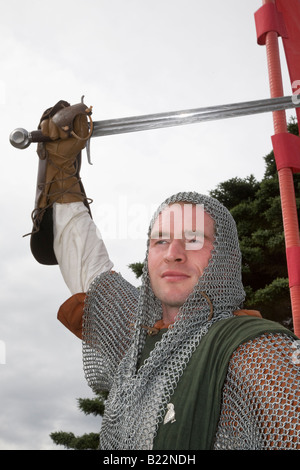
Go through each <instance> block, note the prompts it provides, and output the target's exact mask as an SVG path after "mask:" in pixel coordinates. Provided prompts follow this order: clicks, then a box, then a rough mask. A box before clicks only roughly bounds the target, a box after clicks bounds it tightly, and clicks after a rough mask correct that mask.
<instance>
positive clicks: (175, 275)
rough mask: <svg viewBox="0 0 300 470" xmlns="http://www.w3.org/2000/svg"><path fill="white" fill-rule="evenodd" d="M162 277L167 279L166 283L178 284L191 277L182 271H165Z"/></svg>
mask: <svg viewBox="0 0 300 470" xmlns="http://www.w3.org/2000/svg"><path fill="white" fill-rule="evenodd" d="M161 277H162V278H163V279H165V280H166V281H171V282H172V281H173V282H176V281H184V280H185V279H188V278H189V277H190V276H189V275H188V274H185V273H183V272H181V271H165V272H163V273H162V276H161Z"/></svg>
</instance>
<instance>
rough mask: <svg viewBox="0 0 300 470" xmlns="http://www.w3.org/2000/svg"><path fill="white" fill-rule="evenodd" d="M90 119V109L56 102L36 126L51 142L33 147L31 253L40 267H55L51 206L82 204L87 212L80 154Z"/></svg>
mask: <svg viewBox="0 0 300 470" xmlns="http://www.w3.org/2000/svg"><path fill="white" fill-rule="evenodd" d="M90 115H91V108H87V106H86V105H85V104H84V103H79V104H76V105H73V106H70V104H69V103H67V102H66V101H59V102H58V103H57V104H56V105H55V106H53V107H52V108H49V109H47V110H46V111H45V112H44V113H43V115H42V117H41V120H40V123H39V126H38V128H39V129H40V130H41V131H42V133H43V134H44V135H45V136H46V137H50V139H51V141H50V142H42V143H39V144H38V147H37V153H38V156H39V168H38V177H37V188H36V198H35V208H34V210H33V212H32V220H33V229H32V233H31V251H32V253H33V255H34V257H35V258H36V260H37V261H38V262H39V263H41V264H57V261H56V258H55V255H54V252H53V220H52V206H53V204H54V203H55V202H58V203H61V204H62V203H69V202H77V201H83V202H84V204H85V205H86V207H87V208H88V210H89V212H90V208H89V203H90V201H89V200H88V199H87V197H86V194H85V190H84V187H83V185H82V182H81V179H80V167H81V150H82V149H83V148H84V147H85V145H86V141H87V139H88V138H89V137H90V134H91V131H92V121H91V118H90ZM88 120H90V123H91V125H90V128H89V125H88ZM90 215H91V212H90Z"/></svg>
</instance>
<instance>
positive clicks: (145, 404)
mask: <svg viewBox="0 0 300 470" xmlns="http://www.w3.org/2000/svg"><path fill="white" fill-rule="evenodd" d="M176 202H186V203H193V204H203V206H204V210H205V211H206V212H207V213H208V214H209V215H210V216H211V217H212V218H213V219H214V222H215V241H214V248H213V251H212V256H211V259H210V261H209V264H208V266H207V267H206V269H205V270H204V273H203V275H202V276H201V278H200V279H199V282H198V284H197V285H196V286H195V288H194V290H193V292H192V293H191V294H190V295H189V297H188V298H187V300H186V301H185V303H184V305H183V306H182V307H181V308H180V310H179V313H178V315H177V318H176V321H175V323H174V324H173V326H172V327H171V328H168V330H167V331H166V333H165V334H164V335H163V337H162V339H161V340H160V341H158V342H157V343H156V344H155V347H154V349H153V350H152V352H151V354H150V356H149V358H148V359H146V361H145V362H144V364H143V365H141V366H140V367H137V364H138V361H139V358H140V355H141V351H142V350H143V347H144V344H145V340H146V335H147V332H146V330H145V328H143V325H147V326H153V325H154V324H155V322H156V321H158V320H159V319H161V318H162V308H161V304H160V302H159V301H158V300H157V299H156V298H155V296H154V294H153V291H152V289H151V286H150V279H149V272H148V263H147V259H148V250H149V239H150V233H151V229H152V227H153V224H154V221H155V220H156V218H157V216H158V214H159V213H160V211H161V210H162V209H163V208H164V207H166V205H169V204H172V203H176ZM203 293H205V295H203ZM207 296H208V298H209V299H210V301H211V303H212V305H213V317H212V318H211V319H209V316H210V305H209V302H208V300H207ZM244 297H245V294H244V289H243V285H242V280H241V253H240V248H239V242H238V236H237V230H236V225H235V222H234V220H233V218H232V216H231V214H230V213H229V211H228V210H227V209H225V208H224V206H222V205H221V204H220V203H219V202H218V201H216V200H215V199H213V198H210V197H208V196H203V195H199V194H198V193H179V194H177V195H174V196H172V197H170V198H169V199H167V200H166V201H165V202H164V203H163V204H162V205H161V206H160V208H159V209H158V210H157V212H156V213H155V214H154V217H153V219H152V221H151V224H150V228H149V233H148V244H147V250H146V257H145V262H144V270H143V277H142V285H141V287H140V288H139V289H137V288H135V287H133V286H132V285H131V284H129V283H128V282H127V281H126V280H124V279H123V278H122V276H121V275H119V274H118V273H112V272H107V273H104V274H101V275H100V276H98V277H97V278H96V279H95V280H94V282H93V283H92V285H91V287H90V290H89V292H88V295H87V300H86V305H85V315H84V323H83V335H84V336H83V339H84V341H83V364H84V370H85V375H86V378H87V381H88V383H89V385H90V386H91V387H92V389H93V390H94V391H95V392H97V391H99V390H109V397H108V400H107V402H106V405H105V414H104V417H103V421H102V426H101V431H100V448H101V449H103V450H104V449H107V450H117V449H121V450H125V449H135V450H137V449H145V450H150V449H151V448H152V446H153V440H154V437H155V435H156V432H157V429H158V426H159V425H160V424H161V423H162V421H163V419H164V416H165V414H166V410H167V404H168V403H169V401H170V397H171V396H172V394H173V392H174V390H175V389H176V386H177V383H178V381H179V379H180V377H181V376H182V374H183V371H184V370H185V368H186V366H187V364H188V362H189V360H190V358H191V356H192V354H193V352H194V351H195V349H196V348H197V346H198V345H199V344H200V342H201V339H202V338H203V336H204V335H206V333H207V332H208V330H209V328H210V327H211V325H212V324H214V323H215V322H218V321H220V320H223V319H226V318H230V317H232V316H233V312H234V311H235V310H237V309H239V308H241V307H242V304H243V301H244ZM208 319H209V320H208ZM293 341H294V340H293V339H292V338H289V336H287V335H281V334H271V335H268V336H266V335H264V336H260V337H259V338H257V339H256V340H253V341H249V342H247V343H245V344H243V345H242V346H240V347H239V348H238V349H237V350H236V351H235V353H234V355H233V358H232V360H231V361H230V364H229V369H228V373H227V377H226V381H225V384H224V388H223V399H222V407H221V415H220V421H219V425H218V430H217V434H216V439H215V443H214V448H215V449H273V448H278V447H279V446H286V447H291V448H293V446H294V447H296V446H297V443H295V442H291V441H290V440H288V439H287V438H286V439H285V436H286V435H288V433H289V430H290V427H292V426H294V428H295V429H297V431H295V432H296V433H298V445H299V441H300V430H299V426H300V425H299V422H298V424H297V423H295V422H294V421H295V420H294V418H295V416H296V414H297V413H298V414H299V397H298V395H297V394H298V391H299V383H300V367H299V365H295V364H293V362H292V357H291V356H292V352H293V349H291V345H292V342H293ZM246 359H247V360H246ZM245 360H246V363H247V366H245ZM266 361H267V362H268V366H269V367H268V375H267V377H266V376H265V374H263V372H262V365H264V366H265V363H266ZM292 367H293V369H292V374H293V380H289V381H287V380H286V379H285V374H284V371H285V370H286V369H287V368H292ZM278 379H280V382H281V381H282V382H283V383H284V386H281V385H278V386H277V380H278ZM274 392H276V398H275V399H274V401H272V400H271V399H270V397H271V396H273V395H274ZM283 396H284V400H285V401H282V397H283ZM277 415H280V425H279V427H278V428H276V430H275V431H274V429H273V428H274V427H275V425H274V424H273V422H274V419H275V418H276V416H277ZM296 421H297V420H296ZM276 422H277V424H278V422H279V420H278V419H276ZM268 435H270V436H272V437H270V438H269V439H268V438H264V436H268Z"/></svg>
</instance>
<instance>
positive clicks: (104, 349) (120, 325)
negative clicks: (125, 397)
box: [83, 271, 139, 392]
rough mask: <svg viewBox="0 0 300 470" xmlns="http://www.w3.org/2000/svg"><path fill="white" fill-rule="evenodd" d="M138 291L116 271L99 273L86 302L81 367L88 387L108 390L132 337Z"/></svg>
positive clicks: (96, 389)
mask: <svg viewBox="0 0 300 470" xmlns="http://www.w3.org/2000/svg"><path fill="white" fill-rule="evenodd" d="M138 298H139V290H138V289H137V288H136V287H134V286H133V285H132V284H130V283H129V282H128V281H126V280H125V279H124V278H123V277H122V276H121V275H120V274H118V273H116V272H111V271H109V272H106V273H103V274H100V275H99V276H97V277H96V279H95V280H94V281H93V283H92V285H91V286H90V289H89V291H88V294H87V298H86V301H85V309H84V317H83V367H84V371H85V376H86V379H87V382H88V384H89V385H90V387H91V388H92V389H93V390H94V391H95V392H97V391H99V390H109V389H110V387H111V384H112V381H113V377H114V375H115V372H116V370H117V368H118V366H119V363H120V361H121V360H122V358H123V356H124V354H125V352H126V351H127V350H128V348H129V346H130V344H131V342H132V337H133V325H134V323H135V315H136V308H137V303H138Z"/></svg>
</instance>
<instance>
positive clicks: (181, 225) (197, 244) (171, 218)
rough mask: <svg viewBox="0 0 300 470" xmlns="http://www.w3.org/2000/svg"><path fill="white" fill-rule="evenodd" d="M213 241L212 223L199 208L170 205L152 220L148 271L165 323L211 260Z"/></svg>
mask: <svg viewBox="0 0 300 470" xmlns="http://www.w3.org/2000/svg"><path fill="white" fill-rule="evenodd" d="M214 238H215V235H214V221H213V219H212V218H211V217H210V216H209V215H208V214H207V213H206V212H204V211H203V208H202V206H201V205H191V204H187V203H186V204H184V203H176V204H173V205H171V206H168V207H167V208H166V209H164V210H163V211H162V213H161V214H160V215H159V217H158V218H157V220H156V221H155V223H154V226H153V229H152V232H151V240H150V247H149V256H148V269H149V275H150V281H151V287H152V290H153V292H154V294H155V296H156V297H157V298H158V299H159V300H161V302H162V306H163V314H164V319H165V320H166V321H174V318H175V316H176V315H177V312H178V309H179V307H180V306H181V305H183V303H184V302H185V300H186V299H187V297H188V296H189V294H190V293H191V292H192V291H193V288H194V287H195V285H196V284H197V283H198V280H199V278H200V277H201V276H202V274H203V271H204V269H205V268H206V266H207V265H208V262H209V259H210V257H211V251H212V248H213V242H214Z"/></svg>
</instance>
